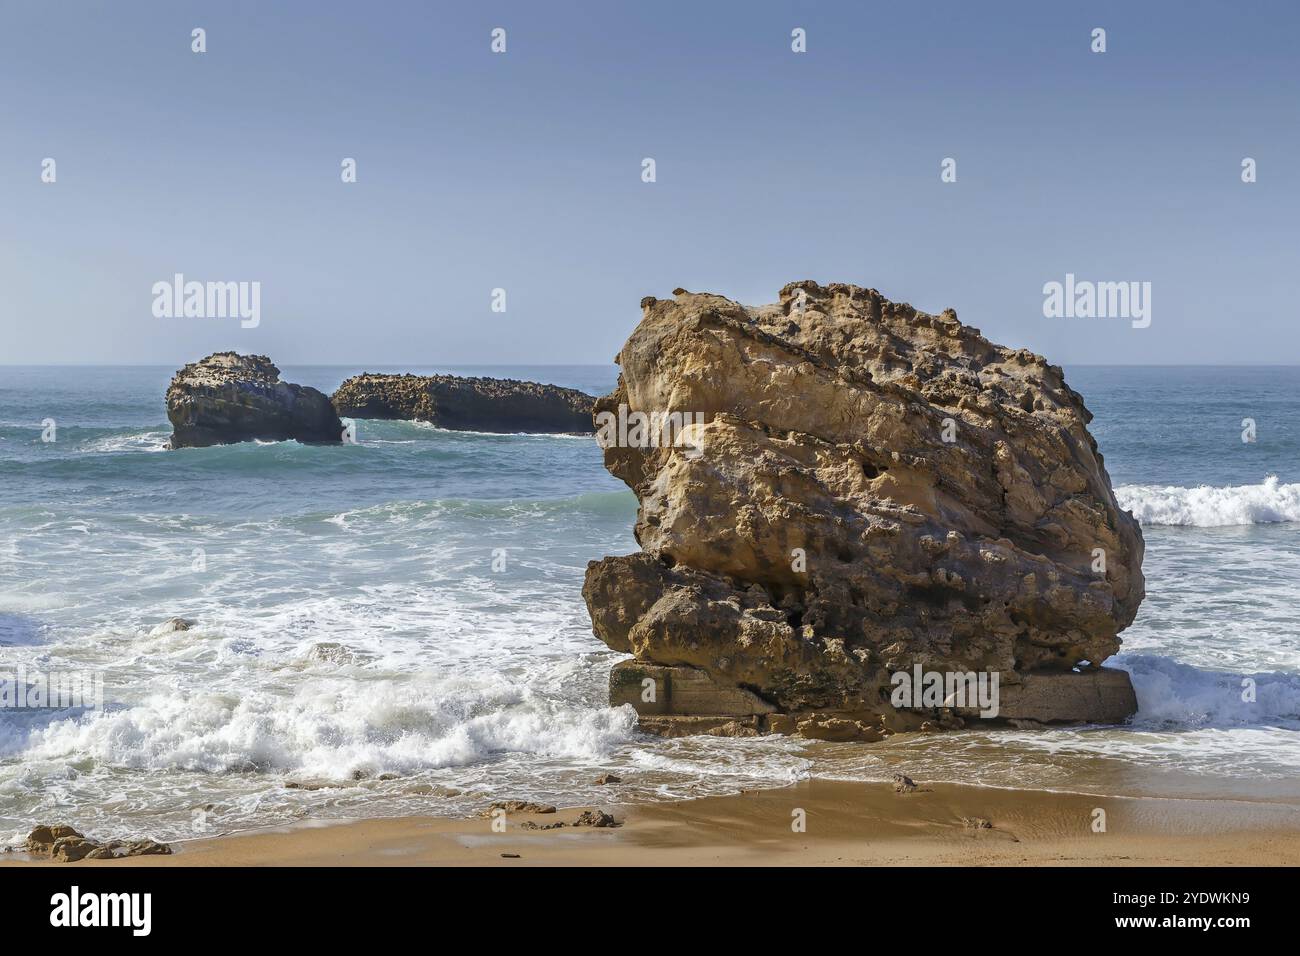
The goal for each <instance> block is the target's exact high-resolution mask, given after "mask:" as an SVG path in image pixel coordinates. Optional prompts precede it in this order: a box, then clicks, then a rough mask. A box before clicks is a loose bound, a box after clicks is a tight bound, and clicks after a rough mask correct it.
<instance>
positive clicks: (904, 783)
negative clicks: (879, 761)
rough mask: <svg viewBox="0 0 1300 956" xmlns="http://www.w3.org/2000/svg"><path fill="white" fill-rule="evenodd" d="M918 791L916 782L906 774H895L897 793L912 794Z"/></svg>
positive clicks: (895, 789)
mask: <svg viewBox="0 0 1300 956" xmlns="http://www.w3.org/2000/svg"><path fill="white" fill-rule="evenodd" d="M915 790H916V781H914V780H913V779H912V778H911V777H909V776H907V775H906V774H902V773H896V774H894V792H895V793H912V792H914V791H915Z"/></svg>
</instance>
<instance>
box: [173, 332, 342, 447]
mask: <svg viewBox="0 0 1300 956" xmlns="http://www.w3.org/2000/svg"><path fill="white" fill-rule="evenodd" d="M167 418H168V420H169V421H170V422H171V423H172V437H171V447H172V448H202V447H206V446H208V445H226V444H231V443H234V442H241V441H253V440H260V441H288V440H294V441H300V442H303V443H305V444H337V443H338V442H341V441H342V439H343V423H342V422H341V421H339V417H338V415H337V414H335V412H334V406H333V405H331V404H330V400H329V398H328V397H326V395H325V394H324V393H323V392H320V391H318V390H317V389H314V388H309V387H307V386H305V385H293V384H290V383H288V382H283V381H281V380H280V370H279V369H278V368H276V367H275V365H274V364H272V362H271V360H270V359H269V358H267V357H266V356H265V355H240V354H238V353H236V352H216V353H214V354H212V355H209V356H208V357H207V358H205V359H202V360H200V361H198V362H193V363H191V364H189V365H186V366H185V367H184V368H183V369H181V370H180V371H179V372H177V373H176V375H175V376H173V378H172V380H171V384H170V385H169V386H168V387H167Z"/></svg>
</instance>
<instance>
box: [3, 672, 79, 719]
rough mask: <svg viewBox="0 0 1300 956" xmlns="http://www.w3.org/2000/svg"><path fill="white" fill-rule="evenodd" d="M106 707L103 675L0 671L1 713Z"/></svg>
mask: <svg viewBox="0 0 1300 956" xmlns="http://www.w3.org/2000/svg"><path fill="white" fill-rule="evenodd" d="M103 706H104V675H103V674H101V673H98V672H96V671H51V672H49V673H44V672H42V671H36V672H34V673H31V674H29V673H28V672H27V667H26V666H25V665H23V664H19V665H18V666H17V667H15V668H12V669H10V668H4V669H2V670H0V710H41V709H52V710H63V709H65V708H68V707H85V708H87V709H90V710H101V709H102V708H103Z"/></svg>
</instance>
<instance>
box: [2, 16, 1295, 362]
mask: <svg viewBox="0 0 1300 956" xmlns="http://www.w3.org/2000/svg"><path fill="white" fill-rule="evenodd" d="M195 27H202V28H204V29H205V30H206V33H207V38H206V39H207V52H206V53H202V54H197V53H194V52H192V51H191V30H192V29H193V28H195ZM494 27H502V28H504V29H505V30H506V31H507V34H506V37H507V52H506V53H504V54H494V53H493V52H491V49H490V42H491V37H490V32H491V30H492V29H493V28H494ZM796 27H802V28H804V29H805V30H806V31H807V52H806V53H803V54H797V53H794V52H792V51H791V30H793V29H794V28H796ZM1095 27H1103V28H1105V30H1106V31H1107V35H1106V42H1107V51H1106V52H1105V53H1093V52H1091V50H1090V44H1091V37H1090V34H1091V31H1092V30H1093V28H1095ZM1297 28H1300V4H1296V3H1294V2H1252V3H1247V4H1241V3H1237V4H1234V3H1203V2H1202V3H1197V2H1177V3H1174V2H1170V3H1155V2H1141V3H1135V2H1122V3H1087V4H1085V3H1058V2H1041V0H1037V2H1027V3H1008V2H1001V3H972V2H968V0H954V2H930V0H927V2H924V3H919V2H918V3H904V2H896V3H895V2H891V3H865V2H852V3H850V2H843V3H831V2H827V0H818V2H808V3H770V2H753V0H746V2H731V3H704V2H699V0H695V2H681V3H675V2H663V0H654V2H642V3H613V2H591V3H564V2H551V3H548V2H540V0H529V2H523V3H510V4H507V3H468V2H466V3H460V4H454V5H453V4H434V3H431V2H423V3H409V4H408V3H392V2H348V3H338V2H328V0H326V2H315V3H287V2H279V3H277V2H270V0H257V2H221V3H217V2H209V3H185V2H176V0H166V2H129V3H127V2H102V3H93V4H92V3H66V2H58V0H38V2H16V0H3V3H0V134H2V135H0V241H2V242H3V250H2V254H0V290H2V291H0V362H7V363H27V362H33V363H38V362H39V363H43V362H111V363H129V364H136V363H139V364H145V363H148V364H153V363H160V364H180V363H182V362H185V361H190V360H193V359H195V358H198V357H200V356H202V355H204V354H207V353H208V352H210V351H213V350H216V349H221V348H233V349H237V350H240V351H246V352H247V351H255V352H259V353H266V354H269V355H270V356H271V357H272V358H274V359H275V360H276V361H277V362H279V363H280V364H281V365H293V364H304V363H340V364H350V365H355V364H365V363H368V362H369V363H375V364H379V363H387V364H393V363H397V364H411V365H421V364H455V363H548V362H554V363H570V362H574V363H577V362H607V361H609V360H610V358H611V357H612V356H613V355H614V353H615V352H616V351H617V350H618V348H619V346H620V345H621V343H622V342H623V340H624V339H625V338H626V336H627V334H628V333H629V332H630V331H631V329H632V327H633V326H634V325H635V323H636V322H637V320H638V319H639V317H640V310H639V308H638V302H639V300H640V299H641V298H642V297H643V296H645V295H656V296H659V297H667V296H668V295H670V293H671V291H672V289H673V288H674V287H675V286H684V287H686V288H688V289H691V290H694V291H713V292H720V293H723V294H725V295H728V296H731V297H733V298H739V299H741V300H742V301H746V302H752V303H760V302H769V301H774V300H775V296H776V292H777V290H778V289H779V288H780V287H781V286H782V285H783V284H784V283H786V282H789V281H791V280H794V279H803V278H813V279H817V280H818V281H822V282H830V281H846V282H855V283H858V284H860V285H866V286H874V287H875V288H878V289H879V290H880V291H881V292H883V293H884V294H885V295H887V296H888V297H890V298H892V299H895V300H899V301H908V302H911V303H912V304H913V305H915V306H916V307H918V308H921V309H924V310H927V311H933V312H937V311H939V310H941V309H943V308H945V307H953V308H955V309H956V310H957V313H958V315H959V316H960V317H961V318H962V319H963V320H964V321H965V322H967V323H969V324H972V325H975V326H978V327H979V328H981V329H982V330H983V331H984V333H985V334H986V335H988V336H989V337H990V338H992V339H994V340H995V341H998V342H1001V343H1003V344H1006V345H1011V346H1026V347H1029V348H1032V349H1034V350H1035V351H1038V352H1041V353H1043V354H1045V355H1047V356H1048V358H1049V359H1051V360H1052V361H1054V362H1058V363H1063V364H1073V363H1182V362H1187V363H1200V362H1228V363H1297V362H1300V317H1298V316H1297V310H1296V306H1295V300H1296V296H1297V289H1296V277H1297V274H1300V263H1298V261H1297V260H1298V256H1297V252H1298V251H1300V240H1298V238H1297V235H1298V233H1297V230H1298V229H1300V226H1298V225H1297V214H1298V213H1300V165H1298V163H1300V159H1298V157H1300V57H1298V56H1297V54H1296V52H1295V42H1296V35H1297ZM46 157H52V158H54V159H55V161H56V164H57V166H56V172H57V181H56V182H55V183H53V184H50V183H42V182H41V169H42V160H43V159H45V158H46ZM344 157H353V158H355V159H356V161H357V164H358V166H357V171H358V182H356V183H353V184H345V183H343V182H341V177H340V163H341V161H342V160H343V158H344ZM645 157H652V158H653V159H654V160H655V162H656V173H657V181H656V182H654V183H644V182H642V178H641V172H642V160H643V158H645ZM945 157H952V158H954V159H955V160H956V161H957V181H956V182H954V183H943V182H941V181H940V163H941V161H942V160H943V159H944V158H945ZM1245 157H1251V158H1253V159H1255V160H1256V161H1257V164H1258V181H1257V182H1255V183H1253V184H1245V183H1243V182H1242V181H1241V162H1242V159H1243V158H1245ZM177 272H180V273H183V274H184V275H185V276H186V278H187V279H195V280H200V281H207V280H214V281H215V280H221V281H226V280H228V281H258V282H260V283H261V298H262V301H261V324H260V325H259V326H258V327H257V328H250V329H244V328H241V327H240V324H239V322H238V320H236V319H197V318H189V319H185V318H174V319H167V318H156V317H154V315H153V313H152V310H151V306H152V304H153V294H152V292H151V287H152V286H153V284H154V283H155V282H158V281H160V280H166V281H170V279H171V277H172V276H173V274H174V273H177ZM1067 273H1073V274H1075V275H1076V276H1077V277H1078V278H1079V279H1081V280H1082V279H1088V280H1094V281H1138V282H1150V283H1151V289H1152V303H1151V305H1152V314H1151V317H1152V322H1151V325H1150V327H1149V328H1145V329H1134V328H1132V327H1131V324H1130V323H1129V322H1128V321H1125V320H1123V319H1097V318H1092V319H1084V318H1074V319H1061V318H1045V317H1044V316H1043V299H1044V296H1043V285H1044V283H1046V282H1049V281H1053V280H1056V281H1063V280H1064V278H1065V275H1066V274H1067ZM498 287H499V288H504V289H505V290H506V296H507V298H506V303H507V311H506V312H505V313H494V312H493V311H492V310H491V308H490V305H491V294H492V290H493V289H494V288H498Z"/></svg>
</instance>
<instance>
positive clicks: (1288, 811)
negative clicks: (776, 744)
mask: <svg viewBox="0 0 1300 956" xmlns="http://www.w3.org/2000/svg"><path fill="white" fill-rule="evenodd" d="M598 806H600V807H601V808H602V809H605V810H607V811H611V812H613V814H614V817H615V819H616V820H617V821H618V822H619V824H620V825H619V826H617V827H611V828H602V829H597V828H592V827H571V826H565V827H562V828H557V829H551V830H536V829H529V828H527V827H525V826H524V824H527V823H532V824H538V825H546V824H551V823H555V822H559V821H564V822H566V823H571V822H573V821H574V820H575V819H576V818H577V817H578V814H579V812H581V810H582V809H584V808H567V809H560V810H558V811H557V812H556V813H553V814H529V813H512V814H508V815H507V818H506V827H505V832H494V830H493V826H492V820H491V819H489V818H488V817H479V818H474V819H447V818H438V817H404V818H396V819H376V820H363V821H356V822H345V823H330V824H321V823H315V824H301V825H295V826H293V827H288V828H283V829H265V830H259V831H254V832H249V833H243V834H235V835H230V836H222V837H217V838H212V839H202V840H193V841H186V842H181V843H177V844H175V845H174V848H175V851H176V852H175V853H174V854H173V855H172V856H153V857H139V858H134V859H128V860H117V861H112V862H82V863H72V864H60V863H49V862H47V861H37V860H33V859H31V858H29V857H27V856H26V854H22V853H14V854H11V855H9V856H8V857H7V858H5V859H4V860H3V861H0V865H45V866H74V867H75V866H109V867H121V866H276V865H280V866H899V865H902V866H908V865H956V866H972V865H974V866H982V865H1013V866H1014V865H1018V864H1032V865H1070V866H1138V865H1148V866H1150V865H1157V866H1192V865H1214V866H1236V865H1274V866H1278V865H1296V864H1297V863H1300V807H1297V806H1295V805H1293V804H1291V803H1283V802H1269V801H1260V802H1252V801H1241V800H1206V799H1179V798H1163V797H1151V798H1115V797H1094V796H1087V795H1079V794H1063V793H1053V792H1047V791H1034V790H1004V789H991V788H984V787H970V786H959V785H951V784H937V785H934V786H933V787H929V786H926V785H924V784H921V785H919V789H918V790H917V791H915V792H912V793H896V792H895V791H894V789H893V787H892V786H891V785H888V784H863V783H846V782H839V781H828V780H817V779H814V780H809V781H805V782H803V783H800V784H797V785H795V786H792V787H786V788H781V789H773V790H761V791H749V792H745V793H742V794H738V795H736V796H730V797H712V798H706V799H700V800H689V801H682V802H678V803H662V804H649V805H638V806H631V807H618V806H616V805H612V804H600V805H598ZM1097 809H1101V810H1104V811H1105V832H1093V829H1092V828H1093V821H1094V819H1096V818H1097V817H1096V813H1095V811H1096V810H1097ZM799 811H803V818H804V820H805V822H806V829H805V831H804V832H795V830H794V829H793V828H792V827H793V824H794V823H795V821H796V818H797V816H798V814H799ZM980 821H986V822H987V824H988V825H987V826H984V825H981V823H980Z"/></svg>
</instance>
